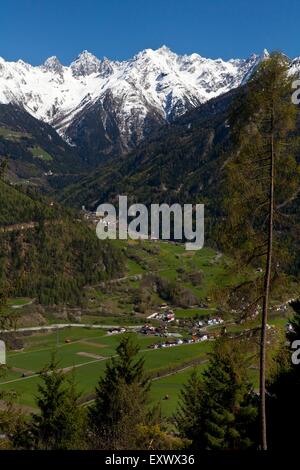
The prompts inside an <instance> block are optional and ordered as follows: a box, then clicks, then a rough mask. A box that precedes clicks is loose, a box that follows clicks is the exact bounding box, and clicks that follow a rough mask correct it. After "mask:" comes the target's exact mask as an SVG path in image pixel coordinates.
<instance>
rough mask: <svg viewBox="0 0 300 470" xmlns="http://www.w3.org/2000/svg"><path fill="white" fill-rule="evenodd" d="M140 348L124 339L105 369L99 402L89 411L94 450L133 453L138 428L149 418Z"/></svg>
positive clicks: (99, 386) (101, 381)
mask: <svg viewBox="0 0 300 470" xmlns="http://www.w3.org/2000/svg"><path fill="white" fill-rule="evenodd" d="M138 351H139V347H138V345H137V344H136V343H135V342H134V341H133V340H132V339H131V338H130V336H125V337H124V338H122V340H121V341H120V344H119V346H118V347H117V356H116V357H113V358H112V359H111V361H110V362H109V363H108V364H107V365H106V370H105V374H104V376H103V377H101V378H100V380H99V383H98V386H97V388H96V399H95V403H94V404H93V406H91V407H90V410H89V423H90V428H91V431H92V435H93V437H94V446H95V447H97V448H103V449H105V448H106V449H134V448H135V447H136V446H137V439H138V435H137V430H138V426H139V425H142V424H144V423H145V422H146V421H147V420H146V416H147V409H146V405H147V400H148V391H149V387H150V382H149V379H148V377H147V376H146V374H145V371H144V359H143V358H137V357H136V356H137V354H138Z"/></svg>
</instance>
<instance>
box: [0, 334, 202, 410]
mask: <svg viewBox="0 0 300 470" xmlns="http://www.w3.org/2000/svg"><path fill="white" fill-rule="evenodd" d="M129 334H130V335H132V336H134V338H135V339H136V341H137V342H138V344H139V346H140V348H141V349H140V352H139V355H142V356H143V357H144V358H145V365H146V369H147V371H148V372H149V374H151V376H153V377H154V378H155V379H156V380H155V382H154V384H153V390H152V393H151V396H152V400H153V401H155V402H157V401H162V399H163V397H164V396H165V395H167V394H170V396H171V395H172V397H174V399H175V394H174V393H173V392H172V393H171V391H172V389H173V385H172V379H171V378H172V375H169V374H173V373H174V372H175V371H177V370H179V371H180V370H181V369H185V368H186V367H189V368H191V367H193V364H197V363H199V362H202V361H205V359H206V354H207V352H208V351H209V350H210V347H211V342H203V343H197V344H184V345H178V346H175V347H169V348H161V349H156V350H153V349H148V348H147V346H149V345H150V344H151V343H154V342H159V341H163V340H162V338H159V337H145V336H142V335H140V334H137V333H129ZM121 336H122V335H113V336H108V335H106V333H105V331H103V330H95V329H89V328H66V329H62V330H59V331H55V332H51V333H39V334H34V335H32V336H28V337H26V338H25V339H24V343H25V347H24V350H22V351H19V352H16V351H11V352H9V353H8V356H7V366H8V368H7V370H6V371H5V373H4V374H3V375H2V376H1V377H0V391H6V392H9V391H13V392H15V393H16V394H17V402H18V403H19V404H20V405H24V406H25V407H30V408H34V407H35V396H36V393H37V386H38V383H39V381H40V379H39V376H38V375H39V372H40V370H41V369H42V368H43V367H45V365H46V364H47V363H49V361H50V359H51V357H52V355H53V354H55V357H56V359H57V360H58V361H59V367H60V368H61V369H63V370H64V372H65V373H66V374H74V378H75V382H76V384H77V387H78V390H80V392H81V393H82V400H83V401H85V400H88V399H90V398H92V394H93V390H94V388H95V386H96V384H97V382H98V380H99V377H100V376H101V374H103V372H104V370H105V365H106V362H107V360H109V359H110V358H111V357H112V356H113V355H114V354H116V347H117V345H118V344H119V341H120V338H121ZM187 372H188V369H185V370H184V374H183V372H182V373H181V372H178V373H177V374H176V383H177V385H176V390H177V392H176V393H179V388H180V383H181V380H180V377H182V381H185V378H186V374H187ZM181 374H182V375H181ZM164 375H166V377H165V382H164V381H163V380H164V379H163V377H164ZM160 376H162V378H159V377H160ZM161 381H162V382H161ZM159 390H161V395H160V391H159ZM176 396H177V395H176ZM165 408H166V412H168V409H170V403H169V402H167V401H162V409H163V411H165Z"/></svg>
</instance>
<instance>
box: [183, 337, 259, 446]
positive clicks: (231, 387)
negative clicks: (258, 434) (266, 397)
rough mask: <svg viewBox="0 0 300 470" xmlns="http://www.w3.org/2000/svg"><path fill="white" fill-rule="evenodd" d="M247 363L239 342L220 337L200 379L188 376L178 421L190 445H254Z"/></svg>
mask: <svg viewBox="0 0 300 470" xmlns="http://www.w3.org/2000/svg"><path fill="white" fill-rule="evenodd" d="M247 362H248V361H247V360H245V358H244V357H243V354H242V350H241V345H240V344H239V343H238V342H237V341H232V340H228V339H226V338H224V337H223V338H221V339H219V340H217V341H216V343H215V345H214V350H213V352H212V353H211V355H210V359H209V365H208V367H207V369H206V370H205V371H204V372H203V378H202V379H201V381H199V377H197V376H196V375H195V374H193V375H192V377H191V378H190V381H189V382H188V384H187V385H186V386H185V388H184V391H183V393H182V395H181V402H180V408H179V415H178V420H177V423H178V426H179V430H180V432H181V434H182V435H183V436H184V437H186V438H188V439H191V440H192V446H193V447H195V448H197V449H201V450H225V449H227V450H228V449H231V450H233V449H246V448H250V447H252V446H253V445H254V441H253V436H252V434H253V429H254V427H255V420H256V415H257V408H256V405H255V400H254V395H253V391H252V386H251V384H250V381H249V379H248V373H247V366H248V363H247ZM193 386H195V387H196V388H195V389H193ZM189 420H191V426H189V425H188V423H189Z"/></svg>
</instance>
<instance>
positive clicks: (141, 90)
mask: <svg viewBox="0 0 300 470" xmlns="http://www.w3.org/2000/svg"><path fill="white" fill-rule="evenodd" d="M267 54H268V53H267V51H264V52H263V54H262V55H255V54H253V55H252V56H251V57H250V58H249V59H233V60H229V61H224V60H222V59H216V60H213V59H207V58H203V57H201V56H200V55H198V54H191V55H177V54H175V53H174V52H172V51H171V50H170V49H168V48H167V47H166V46H162V47H161V48H159V49H157V50H152V49H146V50H144V51H142V52H140V53H138V54H137V55H136V56H134V57H133V58H132V59H130V60H127V61H121V62H119V61H110V60H108V59H106V58H104V59H103V60H99V59H98V58H97V57H95V56H94V55H92V54H91V53H89V52H87V51H84V52H82V53H81V54H80V55H79V56H78V58H77V59H76V60H75V61H74V62H72V63H71V64H70V65H69V66H64V65H62V64H61V63H60V62H59V60H58V59H57V58H56V57H50V58H49V59H47V60H46V61H45V63H44V64H42V65H40V66H32V65H30V64H27V63H25V62H23V61H22V60H18V61H17V62H7V61H5V60H4V59H3V58H0V103H4V104H7V103H14V104H18V105H20V106H22V107H24V108H25V110H26V111H27V112H29V113H30V114H31V115H32V116H34V117H36V118H37V119H39V120H42V121H44V122H47V123H49V124H51V125H52V126H53V127H54V128H55V129H56V130H57V131H58V132H59V133H60V134H61V135H62V136H63V137H64V138H65V140H66V141H67V142H69V143H70V144H75V145H79V146H81V148H82V151H84V146H87V147H89V144H90V142H86V139H87V134H88V138H90V137H91V136H93V138H94V140H95V138H96V136H98V135H100V136H101V138H100V140H99V142H98V147H97V149H95V151H98V152H100V153H101V152H104V153H107V154H109V153H110V152H111V151H112V148H113V149H114V150H115V151H123V150H128V149H130V148H131V147H132V146H133V145H134V144H136V143H137V142H138V141H139V140H141V139H142V138H143V137H144V135H145V134H147V133H148V132H149V131H151V130H152V128H153V127H155V125H157V124H161V123H162V122H165V121H171V120H173V119H174V118H175V117H177V116H179V115H181V114H183V113H184V112H185V111H187V110H189V109H191V108H192V107H195V106H198V105H200V104H202V103H204V102H206V101H207V100H209V99H211V98H214V97H216V96H218V95H221V94H223V93H225V92H227V91H229V90H231V89H232V88H236V87H238V86H239V85H241V84H242V83H244V82H245V81H246V80H247V79H248V78H249V76H250V75H251V73H252V72H253V70H254V69H255V67H257V65H258V63H259V62H260V61H261V60H262V59H263V58H264V57H265V56H266V55H267ZM89 126H90V127H92V131H91V132H90V129H89V130H88V132H87V127H89ZM96 140H97V139H96ZM116 141H117V142H118V147H117V149H116V147H115V144H116Z"/></svg>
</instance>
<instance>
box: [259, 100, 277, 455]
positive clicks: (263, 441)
mask: <svg viewBox="0 0 300 470" xmlns="http://www.w3.org/2000/svg"><path fill="white" fill-rule="evenodd" d="M274 167H275V154H274V110H273V109H272V116H271V143H270V185H269V225H268V249H267V260H266V271H265V282H264V297H263V309H262V323H261V340H260V377H259V394H260V432H261V436H260V446H261V449H262V450H267V419H266V346H267V341H266V340H267V338H266V336H267V320H268V308H269V294H270V280H271V268H272V248H273V212H274Z"/></svg>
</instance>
